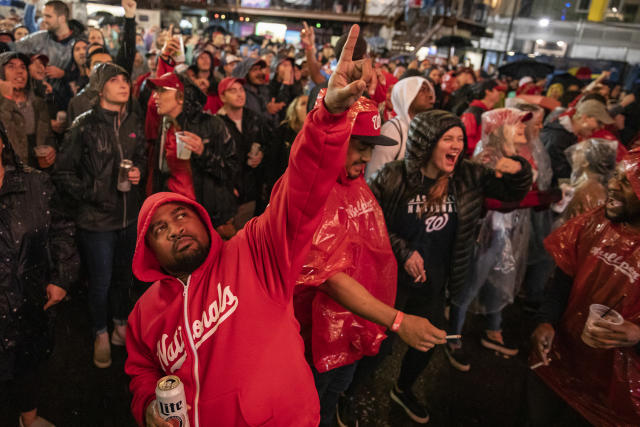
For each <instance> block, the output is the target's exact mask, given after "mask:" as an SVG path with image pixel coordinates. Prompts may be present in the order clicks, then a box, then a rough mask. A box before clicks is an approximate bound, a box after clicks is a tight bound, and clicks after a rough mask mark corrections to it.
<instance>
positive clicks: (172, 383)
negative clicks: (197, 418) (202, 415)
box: [156, 375, 189, 427]
mask: <svg viewBox="0 0 640 427" xmlns="http://www.w3.org/2000/svg"><path fill="white" fill-rule="evenodd" d="M156 405H157V409H158V414H159V415H160V417H161V418H162V419H163V420H165V421H167V422H168V423H169V424H171V425H172V426H173V427H189V415H188V414H187V398H186V396H185V394H184V385H183V384H182V381H180V378H178V377H177V376H175V375H168V376H166V377H162V378H160V380H158V383H157V385H156Z"/></svg>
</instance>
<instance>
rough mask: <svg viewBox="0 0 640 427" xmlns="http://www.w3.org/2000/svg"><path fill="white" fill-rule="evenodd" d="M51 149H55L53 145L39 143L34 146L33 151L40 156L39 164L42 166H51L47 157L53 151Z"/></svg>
mask: <svg viewBox="0 0 640 427" xmlns="http://www.w3.org/2000/svg"><path fill="white" fill-rule="evenodd" d="M51 150H53V147H52V146H50V145H38V146H36V147H34V148H33V151H34V152H35V154H36V157H37V158H38V166H40V167H41V168H46V167H49V166H50V165H49V164H47V161H46V157H47V156H48V155H49V153H51Z"/></svg>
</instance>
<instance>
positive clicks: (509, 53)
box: [507, 52, 516, 56]
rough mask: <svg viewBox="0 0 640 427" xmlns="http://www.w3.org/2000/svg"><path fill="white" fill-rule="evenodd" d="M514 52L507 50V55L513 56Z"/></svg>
mask: <svg viewBox="0 0 640 427" xmlns="http://www.w3.org/2000/svg"><path fill="white" fill-rule="evenodd" d="M515 54H516V53H515V52H507V55H509V56H513V55H515Z"/></svg>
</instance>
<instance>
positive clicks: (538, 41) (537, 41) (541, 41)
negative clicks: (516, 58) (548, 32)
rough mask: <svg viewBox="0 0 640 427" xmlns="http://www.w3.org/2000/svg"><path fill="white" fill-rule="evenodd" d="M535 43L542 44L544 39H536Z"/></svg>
mask: <svg viewBox="0 0 640 427" xmlns="http://www.w3.org/2000/svg"><path fill="white" fill-rule="evenodd" d="M536 44H544V40H542V39H538V40H536Z"/></svg>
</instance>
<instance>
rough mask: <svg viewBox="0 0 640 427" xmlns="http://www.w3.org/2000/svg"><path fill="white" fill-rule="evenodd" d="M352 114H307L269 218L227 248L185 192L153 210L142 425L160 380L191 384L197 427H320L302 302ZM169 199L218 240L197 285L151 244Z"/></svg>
mask: <svg viewBox="0 0 640 427" xmlns="http://www.w3.org/2000/svg"><path fill="white" fill-rule="evenodd" d="M347 116H348V114H346V113H344V114H340V115H331V114H329V113H328V112H327V110H326V109H325V107H324V106H323V105H321V106H320V107H317V108H315V109H314V110H313V111H312V112H311V113H310V114H309V115H308V116H307V119H306V121H305V125H304V127H303V129H302V131H301V132H300V133H299V134H298V137H297V140H296V142H295V144H294V145H293V149H292V152H291V158H290V160H289V168H288V169H287V171H286V172H285V174H284V175H283V177H282V178H281V179H280V180H279V181H278V182H277V183H276V185H275V187H274V189H273V193H272V196H271V200H270V204H269V206H268V207H267V209H266V211H265V213H264V214H262V215H261V216H259V217H257V218H253V219H252V220H251V221H249V222H248V223H247V225H246V226H245V228H244V229H243V230H241V231H240V232H239V233H238V234H237V235H236V236H235V237H233V238H232V239H231V240H229V241H227V242H223V241H222V240H221V238H220V237H219V236H218V234H217V233H216V232H215V231H214V230H213V227H212V225H211V222H210V220H209V215H208V214H207V212H206V211H205V210H204V208H203V207H202V206H200V205H199V204H197V203H196V202H194V201H191V200H189V199H187V198H185V197H182V196H180V195H176V194H174V193H157V194H154V195H153V196H151V197H149V198H148V199H147V200H146V201H145V203H144V205H143V206H142V209H141V211H140V215H139V219H138V242H137V245H136V252H135V255H134V258H133V272H134V273H135V275H136V276H137V277H138V278H139V279H140V280H142V281H145V282H154V284H153V285H151V287H150V288H149V289H148V290H147V292H146V293H145V294H144V295H143V296H142V297H141V298H140V300H139V301H138V302H137V304H136V306H135V307H134V309H133V312H132V313H131V315H130V316H129V331H128V332H127V352H128V355H129V356H128V359H127V361H126V364H125V371H126V372H127V374H128V375H130V376H131V384H130V389H131V392H132V394H133V400H132V403H131V408H132V411H133V414H134V416H135V418H136V420H137V422H138V423H139V424H143V422H144V414H145V410H146V407H147V406H148V404H149V403H150V402H151V401H152V400H153V399H154V398H155V388H156V382H157V380H158V379H159V378H161V377H162V376H164V375H169V374H174V375H177V376H178V377H180V379H181V380H182V381H183V383H184V387H185V392H186V398H187V402H188V404H189V405H190V406H191V407H192V409H191V410H190V411H189V419H190V423H191V426H192V427H198V426H199V425H202V426H210V425H215V426H249V425H251V426H256V425H261V426H263V425H264V426H317V425H318V422H319V420H320V416H319V403H318V396H317V393H316V390H315V387H314V382H313V376H312V375H311V371H310V370H309V366H308V364H307V363H306V361H305V358H304V345H303V342H302V338H301V337H300V334H299V325H298V322H297V321H296V320H295V318H294V316H293V304H292V298H293V288H294V285H295V279H296V277H297V276H298V274H299V272H300V268H301V267H302V263H303V261H304V259H305V257H306V254H307V252H308V250H309V247H310V244H311V239H312V237H313V234H314V231H315V229H316V228H317V226H318V224H319V221H320V219H321V217H322V212H323V207H324V204H325V201H326V199H327V197H328V195H329V192H330V191H331V189H332V188H333V186H334V185H335V181H336V178H337V177H338V174H339V172H340V169H341V168H342V167H344V159H345V155H346V149H347V145H348V144H347V143H348V140H349V134H350V129H349V126H348V124H347ZM170 201H180V202H182V203H186V204H189V205H191V206H194V207H195V209H196V210H197V212H198V213H199V215H200V217H201V218H202V220H203V221H204V223H205V224H206V226H207V227H208V229H209V233H210V235H211V250H210V252H209V255H208V257H207V259H206V260H205V262H204V263H203V264H202V265H201V266H200V267H198V269H196V270H195V271H194V272H193V273H192V274H191V276H190V277H189V280H188V281H187V284H186V285H183V284H182V283H181V282H180V281H179V280H178V279H176V278H174V277H172V276H169V275H168V274H166V273H165V272H164V271H163V270H162V269H161V268H160V265H159V264H158V261H157V260H156V257H155V255H154V254H153V253H152V252H151V251H150V249H149V247H148V246H147V244H146V241H145V234H146V231H147V229H148V227H149V222H150V220H151V217H152V215H153V213H154V212H155V210H156V209H157V208H158V206H160V205H162V204H165V203H167V202H170Z"/></svg>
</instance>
